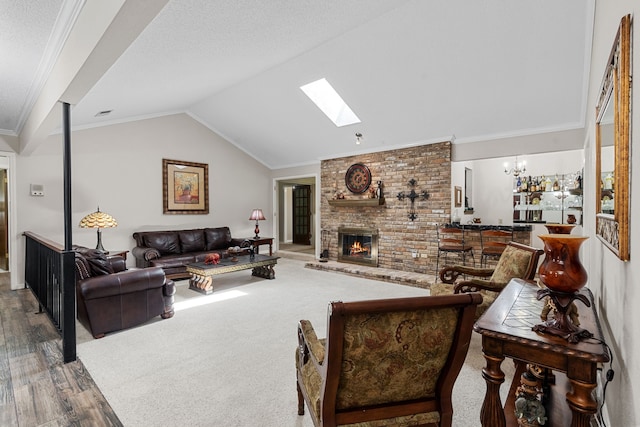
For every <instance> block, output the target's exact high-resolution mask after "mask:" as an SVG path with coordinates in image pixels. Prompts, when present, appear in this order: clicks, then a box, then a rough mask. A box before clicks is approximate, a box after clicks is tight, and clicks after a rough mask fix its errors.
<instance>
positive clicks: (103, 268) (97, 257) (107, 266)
mask: <svg viewBox="0 0 640 427" xmlns="http://www.w3.org/2000/svg"><path fill="white" fill-rule="evenodd" d="M84 257H85V259H86V260H87V262H88V263H89V268H90V269H91V276H103V275H105V274H113V267H111V263H109V260H108V259H107V255H106V254H104V253H102V252H100V251H99V250H96V249H91V250H88V251H86V252H85V253H84Z"/></svg>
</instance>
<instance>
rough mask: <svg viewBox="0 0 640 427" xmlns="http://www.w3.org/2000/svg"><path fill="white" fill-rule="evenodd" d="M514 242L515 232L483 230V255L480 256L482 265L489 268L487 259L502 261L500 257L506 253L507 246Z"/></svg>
mask: <svg viewBox="0 0 640 427" xmlns="http://www.w3.org/2000/svg"><path fill="white" fill-rule="evenodd" d="M512 240H513V231H506V230H481V231H480V246H481V247H482V254H481V255H480V265H481V266H482V267H486V266H487V259H489V258H492V259H500V255H502V252H504V249H505V248H506V247H507V244H508V243H509V242H510V241H512Z"/></svg>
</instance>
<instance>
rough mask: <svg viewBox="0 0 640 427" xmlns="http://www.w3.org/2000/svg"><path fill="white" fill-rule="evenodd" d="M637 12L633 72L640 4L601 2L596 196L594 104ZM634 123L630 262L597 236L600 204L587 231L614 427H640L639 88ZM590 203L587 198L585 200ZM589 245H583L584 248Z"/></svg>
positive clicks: (590, 156) (590, 148)
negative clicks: (608, 353)
mask: <svg viewBox="0 0 640 427" xmlns="http://www.w3.org/2000/svg"><path fill="white" fill-rule="evenodd" d="M629 13H631V14H634V15H635V19H636V22H635V23H634V26H635V28H634V29H633V35H632V43H631V44H632V46H634V47H635V48H636V51H635V52H633V53H632V69H634V70H640V51H639V50H638V47H640V27H639V26H638V21H637V18H638V16H639V14H640V3H638V1H637V0H614V1H612V0H596V13H595V26H594V37H593V49H592V57H591V61H592V62H591V75H590V77H589V105H588V107H587V112H586V124H587V138H586V141H585V157H586V165H585V185H589V187H585V191H587V192H588V191H593V192H595V187H594V185H595V184H596V182H598V181H596V177H595V176H594V169H595V161H594V158H595V119H594V118H595V103H596V100H597V97H598V91H599V89H600V84H601V82H602V76H603V75H604V68H605V65H606V64H607V59H608V57H609V53H610V51H611V46H612V45H613V41H614V38H615V34H616V31H617V30H618V25H619V23H620V19H621V18H622V17H623V16H624V15H626V14H629ZM631 102H632V108H631V110H632V119H631V126H632V129H631V139H632V142H631V145H632V147H631V158H630V162H631V189H630V198H629V202H630V209H631V212H632V214H631V215H630V224H629V225H630V229H631V242H630V250H631V261H630V262H626V263H625V262H622V261H620V260H619V259H618V258H617V257H616V256H615V255H614V254H613V253H612V252H611V251H609V250H608V249H607V248H605V247H604V245H603V244H602V243H601V242H600V241H599V240H598V239H597V237H595V234H594V229H595V200H593V199H590V200H589V201H588V203H587V204H586V205H585V216H586V221H585V227H584V228H585V233H586V234H588V235H589V236H590V239H589V240H588V241H587V242H586V243H585V244H586V245H587V248H586V249H587V257H586V260H585V261H586V264H585V265H586V267H587V271H588V272H589V281H588V283H587V285H588V286H589V288H590V289H591V290H592V291H593V293H594V296H595V299H596V305H597V309H598V312H599V314H600V319H601V321H602V327H603V329H604V333H605V336H606V338H607V341H608V343H609V345H610V346H611V349H612V350H613V353H614V364H613V367H614V370H615V371H616V374H615V378H614V380H613V382H611V383H610V384H609V386H608V388H607V394H606V403H605V412H606V415H607V416H608V419H609V422H608V425H609V426H621V427H633V426H636V427H637V426H640V406H639V405H636V404H634V403H635V402H638V400H639V399H640V364H638V363H635V362H636V359H637V357H638V355H639V354H640V333H638V314H637V313H638V307H640V289H639V288H638V287H639V286H640V262H638V259H640V227H638V224H637V223H636V224H634V219H635V218H637V215H633V212H638V209H640V204H639V203H640V153H638V152H637V147H638V144H637V139H638V137H639V135H640V108H638V106H640V90H638V88H637V87H635V88H634V89H633V90H632V101H631ZM585 201H587V199H586V198H585ZM583 246H584V245H583Z"/></svg>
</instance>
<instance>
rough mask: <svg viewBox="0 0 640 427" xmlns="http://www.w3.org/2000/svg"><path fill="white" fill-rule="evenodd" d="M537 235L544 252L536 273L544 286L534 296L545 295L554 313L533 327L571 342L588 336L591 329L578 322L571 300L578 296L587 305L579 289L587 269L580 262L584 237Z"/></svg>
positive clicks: (585, 238) (585, 279)
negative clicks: (542, 243)
mask: <svg viewBox="0 0 640 427" xmlns="http://www.w3.org/2000/svg"><path fill="white" fill-rule="evenodd" d="M538 237H540V239H541V240H542V241H543V242H544V253H545V258H544V260H543V261H542V264H541V265H540V268H539V270H538V274H539V275H540V281H541V282H542V283H543V284H544V285H545V286H546V288H545V289H541V290H539V291H538V299H542V298H545V297H549V299H548V300H547V301H549V300H550V301H551V303H552V304H553V309H554V310H553V311H554V312H555V314H554V317H553V318H552V319H549V320H547V321H546V322H544V323H541V324H538V325H535V326H534V327H533V330H534V331H537V332H544V333H549V334H552V335H557V336H560V337H562V338H564V339H566V340H567V341H569V342H572V343H576V342H578V341H580V340H581V339H585V338H590V337H592V336H593V334H591V332H589V331H587V330H586V329H582V328H580V327H579V326H578V325H579V321H578V320H577V307H576V306H575V304H574V301H575V300H579V301H581V302H582V303H584V304H585V305H586V306H587V307H588V306H590V303H589V300H588V299H587V297H585V296H584V295H582V294H581V293H579V291H580V289H582V287H583V286H584V285H585V284H586V283H587V271H586V270H585V268H584V267H583V265H582V263H581V262H580V246H581V245H582V243H583V242H584V241H585V240H587V239H588V237H584V236H574V235H570V234H541V235H539V236H538Z"/></svg>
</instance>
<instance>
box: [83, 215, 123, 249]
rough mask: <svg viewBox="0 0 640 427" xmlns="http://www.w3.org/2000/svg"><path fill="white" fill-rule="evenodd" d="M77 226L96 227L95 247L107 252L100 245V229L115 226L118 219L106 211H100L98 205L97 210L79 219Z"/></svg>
mask: <svg viewBox="0 0 640 427" xmlns="http://www.w3.org/2000/svg"><path fill="white" fill-rule="evenodd" d="M79 226H80V228H97V229H98V244H97V245H96V249H97V250H99V251H100V252H107V251H105V250H104V247H103V246H102V229H103V228H113V227H117V226H118V221H116V220H115V218H114V217H112V216H111V215H109V214H108V213H106V212H101V211H100V206H98V210H97V211H95V212H92V213H90V214H89V215H87V216H85V217H84V218H82V219H81V220H80V224H79Z"/></svg>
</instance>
